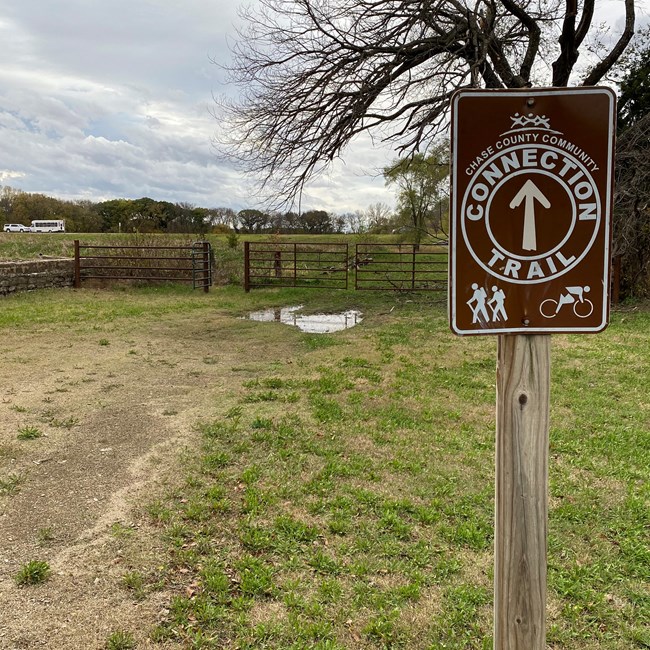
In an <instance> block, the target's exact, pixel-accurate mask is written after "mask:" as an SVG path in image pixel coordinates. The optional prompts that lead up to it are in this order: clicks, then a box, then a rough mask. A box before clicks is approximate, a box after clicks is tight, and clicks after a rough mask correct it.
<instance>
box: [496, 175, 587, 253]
mask: <svg viewBox="0 0 650 650" xmlns="http://www.w3.org/2000/svg"><path fill="white" fill-rule="evenodd" d="M524 174H529V175H530V174H541V175H543V176H548V177H550V178H552V179H553V180H554V181H557V182H558V183H559V184H560V185H561V186H562V188H563V189H564V191H565V192H566V193H567V195H568V197H569V201H570V202H571V224H570V226H569V229H568V231H567V234H566V235H565V236H564V238H563V239H562V240H561V241H560V243H559V244H556V245H555V246H554V247H553V248H551V249H550V250H548V251H544V252H543V253H540V254H538V255H519V254H517V253H513V252H512V251H509V250H507V249H506V248H505V247H504V246H502V245H501V244H500V243H499V241H498V239H497V238H496V237H495V235H494V233H493V232H492V228H491V226H490V207H491V206H492V200H493V199H494V197H495V196H496V193H497V192H498V191H499V189H500V187H501V186H503V185H504V184H505V183H507V182H508V181H510V180H512V179H513V178H517V177H518V176H522V175H524ZM576 215H577V209H576V202H575V197H574V196H573V194H572V192H571V189H570V188H569V186H568V185H567V184H566V183H565V182H564V180H563V179H561V178H557V177H556V176H554V175H553V174H551V173H550V172H547V171H546V170H544V169H526V170H521V171H518V172H515V173H514V174H512V175H511V176H508V177H506V178H504V179H503V180H501V181H499V182H498V183H497V184H496V185H495V186H494V191H493V192H492V193H491V194H490V198H489V199H488V201H487V204H486V206H485V229H486V230H487V233H488V235H489V236H490V239H491V240H492V243H493V244H494V245H495V246H496V247H497V248H498V249H499V250H500V251H501V252H502V253H505V254H506V255H507V256H508V257H511V258H513V259H516V260H540V259H543V258H545V257H548V256H549V255H553V253H555V252H557V251H558V250H560V249H561V248H562V246H564V244H566V242H567V241H568V239H569V237H571V234H572V233H573V230H574V228H575V225H576Z"/></svg>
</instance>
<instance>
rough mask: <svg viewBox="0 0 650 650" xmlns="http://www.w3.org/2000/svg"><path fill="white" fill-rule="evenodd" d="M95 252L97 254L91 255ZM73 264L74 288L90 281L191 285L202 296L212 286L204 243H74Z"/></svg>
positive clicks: (209, 251) (208, 250)
mask: <svg viewBox="0 0 650 650" xmlns="http://www.w3.org/2000/svg"><path fill="white" fill-rule="evenodd" d="M95 251H101V254H99V255H95V254H94V253H95ZM171 251H174V253H175V254H171V253H170V252H171ZM159 252H160V254H158V253H159ZM105 253H110V254H105ZM74 260H75V262H74V286H75V287H77V288H79V287H81V283H82V282H83V281H84V280H91V279H93V280H130V281H133V282H191V283H192V286H193V287H194V288H195V289H196V288H202V289H203V291H205V292H206V293H207V292H208V291H209V290H210V286H211V285H212V247H211V245H210V243H209V242H207V241H202V242H195V243H194V244H191V245H188V246H150V245H143V246H122V245H114V246H111V245H101V246H100V245H94V244H82V243H80V242H79V240H75V242H74Z"/></svg>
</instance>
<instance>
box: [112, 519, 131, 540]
mask: <svg viewBox="0 0 650 650" xmlns="http://www.w3.org/2000/svg"><path fill="white" fill-rule="evenodd" d="M110 531H111V535H113V537H115V539H128V538H129V537H133V535H134V534H135V530H134V528H133V526H125V525H124V524H123V523H122V522H120V521H116V522H114V523H112V524H111V527H110Z"/></svg>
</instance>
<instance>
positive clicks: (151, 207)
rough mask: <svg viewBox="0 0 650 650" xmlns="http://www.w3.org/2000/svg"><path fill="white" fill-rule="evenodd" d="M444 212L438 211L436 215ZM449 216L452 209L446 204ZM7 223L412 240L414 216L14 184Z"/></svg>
mask: <svg viewBox="0 0 650 650" xmlns="http://www.w3.org/2000/svg"><path fill="white" fill-rule="evenodd" d="M442 210H443V208H441V207H440V206H437V208H436V214H438V213H440V212H441V211H442ZM444 210H445V212H446V210H447V206H446V204H445V206H444ZM0 215H1V218H2V220H3V223H22V224H24V225H26V226H28V225H29V224H30V223H31V221H33V220H35V219H65V222H66V230H67V231H68V232H80V233H81V232H115V233H117V232H147V233H196V234H201V235H203V234H206V233H210V232H212V233H220V232H221V233H228V232H236V233H239V234H266V235H271V234H279V235H284V234H305V235H322V234H336V233H352V234H384V233H401V234H404V236H405V237H406V238H408V237H409V236H410V234H411V231H412V230H413V225H412V216H411V215H410V214H409V212H408V211H406V210H404V209H401V208H399V206H398V209H397V210H396V211H394V210H392V209H391V208H390V207H389V206H388V205H386V204H385V203H374V204H372V205H370V206H368V208H367V209H366V210H357V211H354V212H346V213H343V214H334V213H331V212H327V211H325V210H305V211H302V212H295V211H287V212H279V211H264V210H256V209H248V208H247V209H244V210H239V211H236V210H233V209H232V208H228V207H217V208H204V207H198V206H195V205H192V204H190V203H171V202H169V201H156V200H154V199H151V198H147V197H143V198H141V199H111V200H109V201H100V202H97V203H94V202H92V201H87V200H83V201H79V200H78V201H64V200H61V199H57V198H53V197H50V196H46V195H44V194H37V193H29V192H24V191H22V190H19V189H15V188H12V187H9V186H5V187H2V188H1V189H0Z"/></svg>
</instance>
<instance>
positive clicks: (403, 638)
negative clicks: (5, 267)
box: [0, 287, 650, 650]
mask: <svg viewBox="0 0 650 650" xmlns="http://www.w3.org/2000/svg"><path fill="white" fill-rule="evenodd" d="M361 293H363V292H357V293H354V292H340V293H334V292H332V293H331V294H320V293H318V292H309V291H289V290H274V291H268V292H267V291H265V292H252V293H251V294H248V295H245V294H243V293H242V292H241V290H238V289H235V288H232V287H230V288H224V289H219V290H215V291H214V292H211V293H210V294H209V295H207V296H204V295H203V294H200V295H199V294H192V293H191V291H190V290H185V289H180V288H176V289H160V290H158V289H156V290H141V289H138V290H133V291H129V292H124V291H119V290H115V291H107V292H105V293H102V300H101V301H98V300H96V297H93V296H91V295H88V296H87V295H86V294H85V292H75V293H74V294H73V293H70V292H51V293H50V292H48V293H42V294H41V295H40V297H39V300H31V299H30V298H29V297H26V298H22V297H15V298H11V299H10V300H7V301H6V304H7V305H8V307H9V309H8V311H9V313H12V314H13V316H5V313H4V312H3V313H2V314H0V328H2V327H3V326H4V327H10V326H13V325H12V324H11V323H12V322H14V321H16V320H18V319H20V318H25V319H26V320H25V325H26V326H27V327H29V326H31V325H33V324H36V326H40V323H42V322H44V321H46V322H48V323H50V324H54V325H56V324H64V323H70V324H72V325H73V328H74V329H78V330H79V331H80V332H81V333H83V334H84V335H87V334H92V336H93V338H92V339H89V340H93V341H96V340H98V337H99V335H100V334H97V333H96V332H95V330H94V329H92V328H94V327H97V328H100V333H101V334H102V335H104V334H105V335H106V336H109V337H110V340H111V341H120V340H122V339H123V337H121V336H120V332H121V330H122V328H127V327H128V326H130V324H131V323H132V322H138V323H139V322H150V320H149V319H151V320H153V319H156V320H160V319H161V317H163V316H164V317H165V320H166V324H167V327H169V336H170V337H173V336H175V335H176V334H177V333H178V331H181V329H182V327H183V326H184V324H185V323H186V322H187V319H190V318H191V319H196V317H199V318H200V317H201V316H202V315H204V314H209V315H210V319H211V320H210V324H209V326H208V325H206V329H209V327H212V328H213V329H214V327H215V326H214V323H213V320H212V319H217V318H218V319H220V320H219V328H220V329H219V336H220V340H225V341H227V342H228V344H229V345H230V344H232V346H233V348H234V347H235V346H241V347H242V348H246V347H247V346H249V345H256V346H259V349H264V350H265V352H264V355H266V356H264V355H261V356H260V358H256V359H255V360H254V362H252V361H250V360H248V361H241V362H237V363H233V366H232V367H229V368H227V369H224V382H223V386H226V387H227V388H226V389H224V390H222V391H220V393H219V401H218V402H217V403H215V405H214V409H215V410H214V411H212V412H210V413H206V414H205V416H204V418H203V419H202V420H201V421H200V422H197V423H196V427H195V430H194V431H193V433H192V435H194V436H196V439H197V441H198V444H197V450H198V451H197V452H196V455H195V456H191V455H190V456H188V457H186V459H185V465H184V467H185V474H184V475H183V476H182V477H181V479H179V482H178V485H177V486H176V488H174V489H171V490H170V491H169V492H168V493H167V494H162V495H158V496H157V497H156V499H155V500H152V502H151V503H149V504H147V505H146V511H147V513H148V516H149V518H150V520H151V522H152V524H153V525H154V526H155V527H156V529H157V530H158V531H159V532H160V535H161V538H162V540H164V543H165V545H166V549H167V550H166V553H165V554H164V557H162V558H160V560H159V564H158V561H157V569H159V570H160V574H159V576H158V578H159V579H160V580H161V581H162V582H161V583H160V586H161V588H162V589H165V588H167V589H169V591H170V593H173V596H171V597H170V600H169V602H168V603H167V605H166V609H168V610H169V613H168V615H167V616H166V617H165V619H164V620H163V621H162V622H161V623H160V625H158V626H157V627H156V628H155V629H154V630H152V631H151V635H150V636H151V639H153V640H155V641H157V642H161V643H162V642H165V641H166V640H169V641H170V643H178V644H179V646H182V647H188V648H222V647H237V648H242V649H245V648H246V649H251V650H252V649H254V648H255V649H257V648H265V649H266V648H268V649H271V648H275V649H278V650H280V649H282V650H285V649H289V648H296V649H297V648H304V649H307V648H310V649H311V648H322V649H325V648H330V649H341V650H342V649H347V648H355V649H362V650H363V649H367V648H372V649H375V648H376V649H378V650H379V649H384V648H391V649H393V648H394V649H397V648H408V649H409V650H434V649H435V650H438V649H442V648H452V649H457V650H486V649H488V648H491V646H492V638H491V637H492V611H491V609H492V581H493V568H492V567H493V551H492V545H493V534H494V533H493V528H494V515H493V510H494V503H493V493H494V469H493V468H494V434H495V432H494V426H495V425H494V416H495V414H494V401H495V395H494V384H495V357H496V340H495V338H494V337H472V338H466V339H459V338H456V337H453V336H452V335H451V334H450V333H449V331H448V326H447V321H446V315H445V310H444V306H441V305H439V304H437V303H436V302H435V300H434V299H433V298H432V297H428V296H408V297H402V296H395V295H381V294H365V293H363V295H359V294H361ZM288 304H304V305H305V308H306V309H307V310H313V311H319V310H336V309H340V308H358V309H360V310H361V311H363V312H364V316H365V318H364V322H363V324H362V325H360V326H357V327H355V328H353V329H351V330H348V331H345V332H340V333H338V334H336V335H327V336H319V335H309V334H303V333H301V332H299V331H296V330H295V329H294V328H286V327H283V326H281V325H278V324H276V323H251V322H248V321H237V320H236V317H238V316H241V315H243V314H245V313H246V311H248V310H254V309H258V308H261V307H270V306H283V305H288ZM15 305H21V306H23V307H25V308H26V309H25V312H26V315H19V309H18V308H17V307H15ZM25 312H23V313H24V314H25ZM3 319H4V320H3ZM30 319H31V320H30ZM176 319H177V320H176ZM89 323H92V326H91V325H90V324H89ZM175 324H176V326H177V327H178V329H177V330H175V329H174V325H175ZM115 345H117V344H115ZM552 356H553V363H552V405H551V431H550V440H551V448H550V467H549V470H550V521H549V537H548V546H549V572H548V604H549V606H548V617H547V626H548V643H549V646H550V647H551V648H554V649H556V648H557V649H559V648H562V649H563V650H596V649H599V650H600V649H606V650H637V649H642V648H647V647H649V644H650V640H649V639H648V634H647V630H648V629H650V597H649V593H648V587H647V585H648V584H649V582H650V573H649V567H650V557H649V555H648V530H649V529H650V521H649V512H650V509H649V508H648V501H649V496H650V495H649V491H648V486H649V485H650V481H649V480H648V479H649V478H650V475H649V468H650V449H649V436H648V431H649V430H650V400H649V398H648V389H647V386H648V385H650V310H648V308H647V306H643V305H641V306H640V307H639V308H638V309H637V310H635V311H632V312H629V313H626V312H617V313H614V314H613V315H612V323H611V325H610V327H609V328H608V329H607V330H606V331H605V332H604V333H602V334H599V335H584V336H554V337H553V352H552ZM197 358H198V359H199V360H202V362H201V365H204V364H205V363H206V361H205V359H208V363H207V365H209V366H210V368H209V370H210V371H211V372H213V373H218V372H219V369H220V365H219V364H215V363H210V362H209V361H210V360H211V359H212V357H207V356H204V355H203V353H201V354H200V355H199V356H197ZM215 358H216V353H215ZM161 370H164V368H161ZM225 373H228V374H227V381H226V379H225V377H226V374H225ZM237 378H238V379H237ZM220 385H221V384H220ZM169 406H173V405H169ZM113 533H114V535H115V536H116V537H120V538H121V539H120V543H124V544H128V543H129V540H130V535H131V533H130V532H129V534H128V535H125V534H124V531H123V530H122V529H121V528H120V529H118V528H115V529H114V530H113ZM137 534H138V533H137V532H136V531H133V536H135V535H137ZM122 538H123V539H122ZM148 575H149V574H148V573H146V572H145V570H144V569H143V570H140V568H133V569H131V570H130V571H128V572H127V573H125V574H124V576H123V578H122V583H121V584H122V586H123V587H124V589H125V590H126V591H127V592H128V593H130V594H131V595H132V596H133V597H134V598H136V599H139V598H142V597H144V598H146V597H147V594H148V590H149V587H148V584H147V578H146V576H148Z"/></svg>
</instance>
